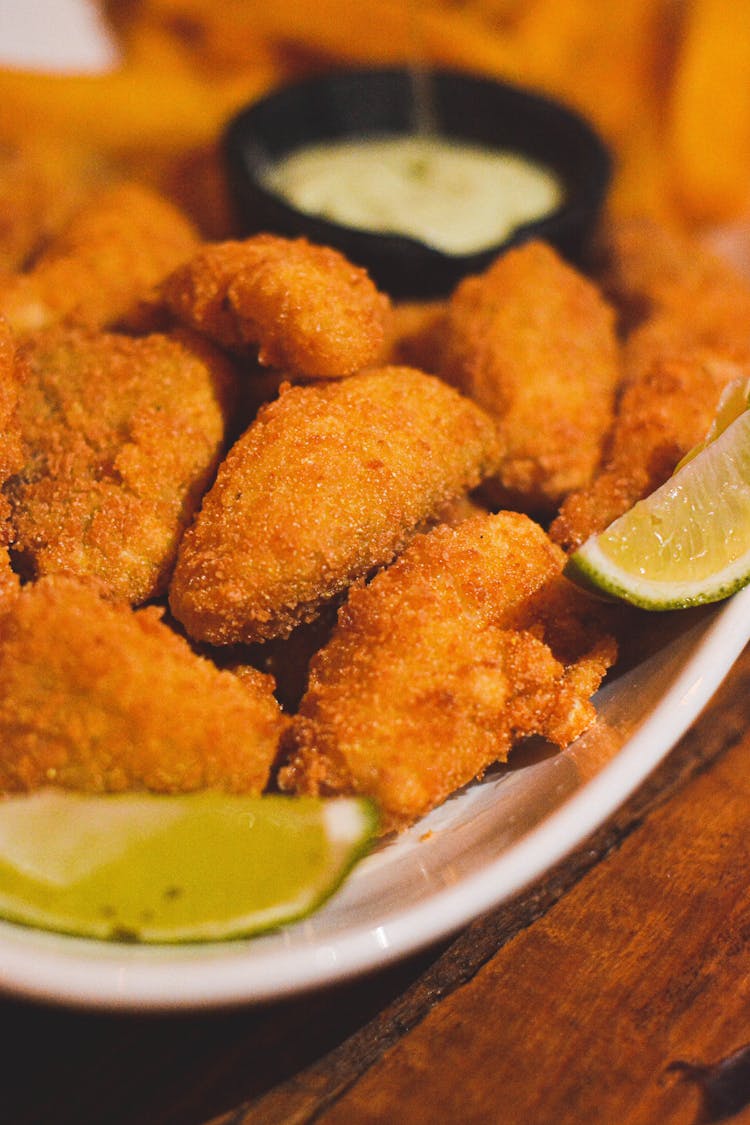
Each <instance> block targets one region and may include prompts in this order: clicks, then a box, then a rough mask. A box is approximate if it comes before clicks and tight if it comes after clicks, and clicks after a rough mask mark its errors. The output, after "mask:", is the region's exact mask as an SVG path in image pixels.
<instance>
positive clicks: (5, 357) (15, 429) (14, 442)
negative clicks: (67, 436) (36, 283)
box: [0, 317, 23, 602]
mask: <svg viewBox="0 0 750 1125" xmlns="http://www.w3.org/2000/svg"><path fill="white" fill-rule="evenodd" d="M19 389H20V371H19V363H18V358H17V354H16V343H15V340H14V338H13V333H12V332H11V330H10V328H9V327H8V325H7V324H6V322H5V321H4V320H3V319H2V317H0V489H2V487H3V486H4V485H5V483H6V482H7V481H8V480H9V478H10V477H11V476H13V474H14V473H17V472H18V471H19V470H20V468H21V466H22V465H23V449H22V447H21V427H20V424H19V421H18V395H19ZM11 538H12V529H11V524H10V504H9V502H8V499H7V497H6V496H5V494H4V492H2V491H0V602H2V601H3V600H4V599H5V598H6V597H8V596H10V595H12V594H13V593H15V592H16V590H17V588H18V579H17V577H16V575H15V574H14V572H13V571H12V570H11V565H10V557H9V555H8V545H9V543H10V541H11Z"/></svg>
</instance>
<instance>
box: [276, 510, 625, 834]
mask: <svg viewBox="0 0 750 1125" xmlns="http://www.w3.org/2000/svg"><path fill="white" fill-rule="evenodd" d="M563 561H564V556H563V554H562V552H561V551H560V550H559V549H558V548H556V547H555V546H554V544H552V543H551V542H550V541H549V539H548V538H547V536H546V535H545V534H544V532H543V531H542V529H541V528H540V527H539V526H538V525H537V524H534V523H532V521H531V520H530V519H528V517H526V516H523V515H521V514H519V513H511V512H501V513H499V514H498V515H481V516H476V517H474V518H471V519H469V520H466V521H465V522H464V523H462V524H460V526H459V527H457V528H455V529H454V528H449V527H447V526H442V527H439V528H436V529H435V530H434V531H432V532H430V533H429V534H427V535H420V536H418V537H417V538H416V539H415V540H414V541H413V542H412V543H411V544H410V545H409V547H407V549H406V550H405V551H404V553H403V555H402V556H401V557H400V558H399V559H398V560H397V561H396V562H395V563H394V564H393V565H392V566H391V567H390V568H388V569H387V570H383V571H381V572H380V573H379V574H378V575H377V576H376V577H375V578H374V579H373V581H372V582H371V583H370V585H369V586H358V587H356V588H355V589H353V590H352V591H351V593H350V596H349V600H348V602H347V604H346V605H345V606H344V607H343V608H342V609H341V610H340V612H339V620H338V625H337V627H336V629H335V630H334V633H333V636H332V638H331V640H330V641H329V643H328V644H327V645H326V646H325V648H324V649H322V650H321V652H320V653H318V655H317V656H316V657H315V658H314V659H313V662H312V667H311V674H310V685H309V688H308V691H307V693H306V695H305V696H304V698H303V700H302V703H301V705H300V710H299V714H298V716H297V718H296V720H295V721H294V723H293V726H292V728H291V731H290V734H289V737H288V738H286V739H285V743H288V745H286V751H287V753H288V761H287V762H286V764H285V765H284V766H283V767H282V769H281V771H280V774H279V783H280V785H281V787H282V789H284V790H288V791H293V792H297V793H314V794H336V793H362V794H367V795H369V796H371V797H374V798H375V799H376V800H377V801H378V803H379V805H380V809H381V816H382V818H383V822H384V823H383V827H384V830H386V831H388V830H390V829H393V828H396V829H398V828H402V827H404V826H405V825H407V824H409V823H410V822H411V821H413V820H414V819H416V818H417V817H419V816H421V815H422V814H423V813H426V812H427V811H428V810H429V809H431V808H433V807H434V806H435V805H437V804H439V803H440V802H441V801H443V800H444V799H445V798H446V797H447V796H448V795H449V794H450V793H451V792H453V791H454V790H456V789H458V788H459V787H460V786H462V785H465V784H466V783H467V782H469V781H471V780H472V778H475V777H478V776H481V774H482V773H483V772H484V770H485V769H486V768H487V767H488V766H489V765H491V764H492V763H493V762H497V761H504V760H505V759H506V757H507V755H508V753H509V751H510V749H511V747H512V746H513V744H514V743H515V742H516V741H518V740H519V739H522V738H524V737H526V736H527V735H532V734H536V735H542V736H543V737H545V738H547V739H549V740H550V741H552V742H554V743H556V744H557V745H558V746H561V747H562V746H566V745H567V744H568V743H570V742H571V741H572V740H573V739H575V738H576V737H577V736H578V735H579V734H580V733H581V732H582V731H583V730H584V729H586V727H588V726H589V725H590V724H591V723H592V722H593V720H594V708H593V705H592V703H591V702H590V696H591V695H592V694H593V692H594V691H595V690H596V688H597V687H598V685H599V682H600V680H601V678H602V676H603V675H604V673H605V671H606V669H607V668H608V667H609V665H610V664H611V663H612V661H613V660H614V656H615V646H614V642H613V641H612V640H611V639H609V638H607V637H605V636H603V634H602V632H601V629H599V628H595V627H594V626H593V624H592V623H588V625H587V626H586V627H585V628H584V629H583V631H582V635H581V636H580V637H578V638H575V641H576V643H575V644H572V643H571V640H570V638H573V630H572V628H571V627H570V626H568V627H567V628H566V630H565V633H566V636H567V637H568V638H569V640H568V642H567V648H568V652H567V653H566V654H565V655H566V658H567V660H568V661H569V662H568V663H567V664H564V663H563V662H562V660H561V659H559V658H558V656H557V654H556V653H555V652H554V651H553V650H552V649H551V648H550V647H549V645H548V644H547V643H545V642H546V637H545V635H544V613H543V612H542V610H541V609H540V611H539V612H538V613H536V612H535V610H534V599H535V597H538V596H539V595H540V594H543V593H544V591H545V589H546V587H547V586H548V585H549V584H550V583H560V582H561V581H562V579H561V578H560V572H561V568H562V565H563ZM571 597H572V598H580V594H578V593H573V594H571ZM556 598H557V601H558V604H559V603H560V600H561V593H560V590H559V589H557V590H556ZM547 609H548V607H547ZM582 641H583V642H585V644H584V647H581V642H582ZM576 649H577V651H576Z"/></svg>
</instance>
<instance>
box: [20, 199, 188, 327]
mask: <svg viewBox="0 0 750 1125" xmlns="http://www.w3.org/2000/svg"><path fill="white" fill-rule="evenodd" d="M196 244H197V235H196V233H195V231H194V230H193V227H192V224H191V223H190V222H189V221H188V220H187V219H186V218H185V217H184V215H182V213H181V212H180V211H178V210H177V208H176V207H174V206H173V204H172V203H170V202H169V201H168V200H166V199H163V198H162V197H161V196H159V195H158V194H156V193H155V192H153V191H151V190H150V189H148V188H145V187H142V186H141V185H139V184H134V183H123V184H118V185H117V186H115V187H112V188H109V189H107V190H106V191H103V192H101V193H100V194H98V195H97V196H96V197H95V198H94V199H93V200H91V201H90V202H89V203H87V204H86V205H85V206H84V207H83V208H82V209H81V210H80V211H78V212H77V213H76V215H75V216H74V217H73V218H72V219H71V221H70V223H69V224H68V226H67V227H66V228H65V230H64V231H63V232H61V233H60V234H59V235H58V236H57V237H56V238H55V239H53V241H52V242H51V243H50V244H49V246H48V247H47V249H46V250H45V251H44V253H43V254H42V255H41V256H40V257H39V258H38V259H37V260H36V261H35V263H34V265H33V267H32V268H31V270H30V271H29V272H28V273H24V274H14V275H11V276H10V277H7V278H2V279H0V315H2V316H4V317H5V318H6V319H7V320H8V322H9V323H10V325H11V327H12V328H13V329H14V330H15V331H16V332H18V333H29V332H34V331H37V330H38V329H41V328H45V327H48V326H50V325H53V324H56V323H59V322H61V321H65V322H71V323H76V324H80V325H85V326H87V327H92V328H101V327H106V326H110V325H114V324H116V323H117V322H118V321H120V320H122V319H124V318H125V317H127V316H128V315H129V314H131V313H132V311H133V308H134V307H137V305H138V303H139V302H140V301H144V300H148V299H149V297H150V296H151V292H152V289H153V287H154V285H155V284H156V283H157V282H158V281H160V280H161V279H162V277H164V276H165V275H166V274H167V273H169V272H170V270H172V269H174V268H175V266H176V265H177V264H178V263H179V262H181V261H183V259H185V258H186V257H188V256H189V255H190V254H191V253H192V252H193V250H194V249H195V246H196Z"/></svg>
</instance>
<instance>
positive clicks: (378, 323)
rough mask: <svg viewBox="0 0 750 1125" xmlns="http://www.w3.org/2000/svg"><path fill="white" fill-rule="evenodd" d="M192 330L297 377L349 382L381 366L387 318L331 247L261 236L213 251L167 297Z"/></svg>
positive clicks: (168, 286)
mask: <svg viewBox="0 0 750 1125" xmlns="http://www.w3.org/2000/svg"><path fill="white" fill-rule="evenodd" d="M161 292H162V295H163V297H164V300H165V301H166V302H167V304H168V306H169V308H170V309H171V310H172V312H173V313H174V314H175V316H177V317H179V319H180V320H182V321H184V323H186V324H188V325H190V326H191V327H192V328H196V329H198V330H199V331H201V332H204V333H205V334H206V335H207V336H209V337H210V338H211V339H212V340H215V341H216V342H217V343H219V344H222V345H223V346H224V347H227V348H229V349H231V350H234V351H240V352H243V353H245V352H248V351H249V352H250V353H251V354H253V355H254V354H255V353H256V351H257V355H258V359H259V361H260V363H261V364H263V365H264V366H268V367H278V368H281V369H282V370H284V371H286V372H288V373H290V374H296V375H304V376H307V377H313V378H335V377H337V376H339V375H350V374H352V373H353V372H355V371H359V370H360V369H361V368H363V367H367V366H368V365H370V364H372V363H374V362H375V361H376V360H378V359H379V358H380V355H381V351H382V348H383V343H384V339H385V325H386V320H387V316H388V313H389V301H388V298H387V297H386V296H385V295H384V294H382V293H379V292H378V290H377V289H376V288H375V285H374V284H373V283H372V281H371V280H370V278H369V277H368V275H367V273H366V272H365V270H363V269H360V268H359V267H358V266H354V265H352V263H351V262H349V261H347V259H346V258H345V257H344V256H343V255H342V254H339V253H338V251H337V250H332V249H330V248H329V247H327V246H315V245H313V244H312V243H310V242H307V241H306V239H303V238H299V239H286V238H280V237H277V236H275V235H271V234H259V235H255V236H254V237H252V238H248V239H246V240H245V241H243V242H239V241H237V242H220V243H215V244H213V245H211V246H205V247H203V248H202V249H201V250H199V251H198V253H196V255H195V256H194V257H193V258H191V259H190V261H188V262H186V263H185V264H184V265H183V266H181V267H180V268H178V269H177V270H175V272H174V273H172V274H171V276H170V277H168V278H167V279H166V280H165V281H164V284H163V285H162V288H161Z"/></svg>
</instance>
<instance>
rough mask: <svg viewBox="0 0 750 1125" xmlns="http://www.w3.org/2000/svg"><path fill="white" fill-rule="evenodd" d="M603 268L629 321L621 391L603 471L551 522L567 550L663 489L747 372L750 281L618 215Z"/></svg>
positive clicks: (692, 247) (680, 241)
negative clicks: (729, 386)
mask: <svg viewBox="0 0 750 1125" xmlns="http://www.w3.org/2000/svg"><path fill="white" fill-rule="evenodd" d="M603 268H604V273H603V275H602V277H603V284H604V285H605V287H606V288H607V290H608V291H609V292H610V293H611V294H612V297H613V300H614V301H615V302H616V303H617V305H618V307H619V308H620V310H621V314H622V317H623V323H624V325H625V326H626V329H627V327H628V326H629V327H630V331H629V334H628V335H627V339H626V343H625V348H624V362H623V370H624V388H623V391H622V395H621V398H620V402H619V404H618V408H617V413H616V417H615V421H614V425H613V429H612V433H611V435H610V439H609V443H608V449H607V451H606V454H605V457H604V458H603V464H602V468H601V471H600V472H599V473H598V474H597V475H596V477H595V478H594V480H593V481H592V482H591V483H590V485H588V486H587V487H586V488H584V489H581V490H577V491H575V492H573V493H571V495H570V496H568V497H567V498H566V499H565V501H564V503H563V504H562V506H561V509H560V513H559V515H558V517H557V519H556V520H555V521H554V522H553V523H552V525H551V528H550V534H551V535H552V537H553V538H554V539H555V541H556V542H558V543H560V544H562V546H563V547H565V548H566V550H575V549H576V548H577V547H579V546H580V545H581V544H582V543H584V542H585V541H586V539H588V537H589V536H590V535H596V534H598V533H599V532H601V531H603V530H604V529H605V528H606V527H608V526H609V524H610V523H611V522H612V521H613V520H615V519H617V517H618V516H621V515H622V514H623V513H624V512H626V511H627V510H628V509H629V508H630V507H632V505H633V504H635V503H636V502H637V501H638V500H641V499H642V498H643V497H644V496H647V495H648V494H649V493H651V492H653V491H654V489H656V488H658V487H659V486H660V485H662V484H663V483H664V482H665V481H666V480H667V479H668V477H669V476H670V475H671V474H672V472H673V471H674V468H675V466H676V465H677V463H678V462H679V461H680V460H681V458H682V457H684V456H685V454H686V453H687V452H688V451H689V450H690V449H691V448H692V447H693V446H694V445H696V444H697V443H698V442H699V441H701V440H702V439H703V438H704V437H705V434H706V432H707V430H708V428H709V426H710V424H711V421H712V419H713V416H714V412H715V410H716V407H717V405H718V401H719V398H720V395H721V392H722V390H723V389H724V387H725V386H726V385H727V383H729V382H731V381H732V380H733V379H737V378H747V377H748V376H750V327H749V326H750V285H748V284H747V282H746V281H745V280H744V279H743V278H741V277H740V276H739V275H738V274H736V273H735V272H734V270H733V269H732V268H731V267H730V266H729V265H727V264H725V263H724V262H722V261H721V260H720V259H718V258H716V257H714V256H713V255H712V254H710V253H708V252H707V251H705V250H704V249H703V248H702V247H701V246H700V245H699V244H698V242H696V240H695V239H691V238H687V237H685V236H681V235H677V234H674V233H673V232H671V231H669V230H667V229H666V228H664V227H662V226H661V225H659V224H656V223H654V222H652V221H650V220H640V219H632V220H623V221H621V222H619V223H616V224H612V226H611V227H610V229H609V235H608V243H607V256H606V259H605V265H604V267H603Z"/></svg>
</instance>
